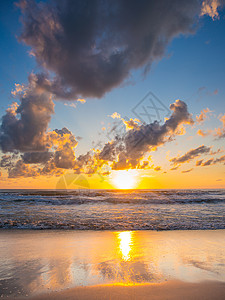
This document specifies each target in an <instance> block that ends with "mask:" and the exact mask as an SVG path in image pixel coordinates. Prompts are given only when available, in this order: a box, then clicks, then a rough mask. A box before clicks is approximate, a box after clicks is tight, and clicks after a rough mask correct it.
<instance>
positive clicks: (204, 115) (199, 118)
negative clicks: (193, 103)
mask: <svg viewBox="0 0 225 300" xmlns="http://www.w3.org/2000/svg"><path fill="white" fill-rule="evenodd" d="M211 112H212V111H211V110H210V109H209V108H206V109H203V110H202V111H201V113H200V115H199V116H196V120H197V122H198V123H202V122H203V121H205V119H206V118H207V114H209V113H211Z"/></svg>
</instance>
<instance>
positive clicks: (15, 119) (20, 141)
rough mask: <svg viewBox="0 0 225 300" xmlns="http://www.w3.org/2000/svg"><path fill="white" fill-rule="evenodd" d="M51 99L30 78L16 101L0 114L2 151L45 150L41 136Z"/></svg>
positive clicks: (51, 102) (44, 135)
mask: <svg viewBox="0 0 225 300" xmlns="http://www.w3.org/2000/svg"><path fill="white" fill-rule="evenodd" d="M53 113H54V103H53V101H52V99H51V96H50V95H49V94H48V93H46V92H42V91H41V90H39V89H38V88H37V87H36V84H35V82H33V81H32V78H30V83H29V85H28V87H27V89H26V90H24V91H23V92H22V94H21V95H20V104H19V105H18V104H16V103H13V104H12V105H11V107H10V108H9V109H7V110H6V114H5V115H4V116H3V117H2V124H1V127H0V148H1V150H2V151H3V152H15V151H21V152H35V151H44V150H46V149H45V148H46V146H45V137H46V130H47V128H48V124H49V122H50V120H51V116H52V114H53Z"/></svg>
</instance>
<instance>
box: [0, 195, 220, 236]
mask: <svg viewBox="0 0 225 300" xmlns="http://www.w3.org/2000/svg"><path fill="white" fill-rule="evenodd" d="M0 228H4V229H36V230H41V229H42V230H43V229H59V230H61V229H62V230H63V229H71V230H157V231H160V230H191V229H193V230H204V229H225V190H1V192H0Z"/></svg>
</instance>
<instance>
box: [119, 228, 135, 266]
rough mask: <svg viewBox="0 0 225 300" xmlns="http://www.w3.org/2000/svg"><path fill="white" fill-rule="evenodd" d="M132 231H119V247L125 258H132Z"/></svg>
mask: <svg viewBox="0 0 225 300" xmlns="http://www.w3.org/2000/svg"><path fill="white" fill-rule="evenodd" d="M132 234H133V232H132V231H123V232H119V233H118V239H119V249H120V252H121V254H122V258H123V260H129V259H130V252H131V249H132Z"/></svg>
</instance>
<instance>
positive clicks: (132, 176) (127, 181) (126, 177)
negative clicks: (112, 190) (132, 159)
mask: <svg viewBox="0 0 225 300" xmlns="http://www.w3.org/2000/svg"><path fill="white" fill-rule="evenodd" d="M136 175H137V174H136V172H135V170H121V171H115V173H114V174H113V178H112V182H113V184H114V185H115V187H116V188H118V189H132V188H135V187H136V184H137V182H136Z"/></svg>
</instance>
